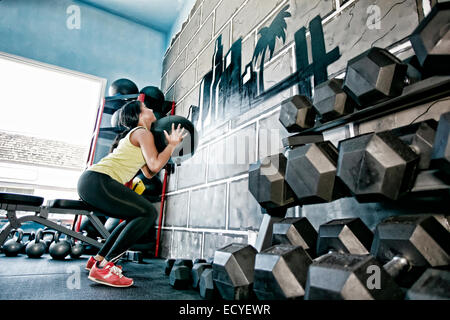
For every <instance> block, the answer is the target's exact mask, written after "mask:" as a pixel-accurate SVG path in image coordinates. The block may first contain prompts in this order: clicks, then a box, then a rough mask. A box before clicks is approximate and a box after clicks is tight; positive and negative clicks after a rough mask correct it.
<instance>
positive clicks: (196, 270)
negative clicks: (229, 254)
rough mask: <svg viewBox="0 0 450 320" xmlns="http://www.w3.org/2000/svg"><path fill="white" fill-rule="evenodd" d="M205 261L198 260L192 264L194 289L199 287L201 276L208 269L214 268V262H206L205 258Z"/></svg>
mask: <svg viewBox="0 0 450 320" xmlns="http://www.w3.org/2000/svg"><path fill="white" fill-rule="evenodd" d="M204 261H205V262H197V263H194V265H193V266H192V269H191V280H192V281H191V285H192V288H194V289H199V284H200V277H201V276H202V273H203V272H204V271H205V270H206V269H211V268H212V264H210V263H206V260H204Z"/></svg>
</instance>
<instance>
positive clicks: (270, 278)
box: [253, 244, 312, 300]
mask: <svg viewBox="0 0 450 320" xmlns="http://www.w3.org/2000/svg"><path fill="white" fill-rule="evenodd" d="M311 263H312V260H311V257H310V256H309V255H308V253H306V251H305V249H303V248H302V247H301V246H293V245H289V244H278V245H274V246H272V247H270V248H268V249H266V250H264V251H262V252H260V253H258V254H257V255H256V260H255V274H254V285H253V291H254V293H255V294H256V296H257V297H258V299H260V300H267V299H268V300H276V299H290V298H294V299H295V298H299V297H303V295H304V294H305V283H306V275H307V272H306V271H307V270H308V267H309V265H310V264H311Z"/></svg>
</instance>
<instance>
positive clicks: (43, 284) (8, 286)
mask: <svg viewBox="0 0 450 320" xmlns="http://www.w3.org/2000/svg"><path fill="white" fill-rule="evenodd" d="M83 258H84V257H83ZM83 258H82V259H75V260H73V259H66V260H65V261H56V260H53V259H51V258H50V256H49V255H48V254H46V255H44V256H42V257H41V258H40V259H30V258H28V257H27V256H26V255H20V256H18V257H13V258H11V257H5V256H3V255H2V256H0V288H1V289H0V300H202V298H201V297H200V294H199V293H198V292H197V291H195V290H194V289H192V288H190V289H186V290H176V289H174V288H172V287H171V286H170V284H169V277H168V276H166V275H165V274H164V260H163V259H145V260H144V264H137V263H132V262H120V263H119V264H121V265H122V266H123V268H124V275H126V276H129V277H131V278H133V280H134V285H133V286H132V287H130V288H113V287H107V286H104V285H101V284H97V283H95V282H93V281H90V280H89V279H88V278H87V276H88V271H86V270H85V269H84V267H85V265H86V262H87V257H86V258H84V259H83Z"/></svg>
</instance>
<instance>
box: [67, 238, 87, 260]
mask: <svg viewBox="0 0 450 320" xmlns="http://www.w3.org/2000/svg"><path fill="white" fill-rule="evenodd" d="M70 243H71V245H72V247H71V248H70V257H71V258H72V259H78V258H79V257H81V255H82V254H83V253H84V246H83V244H82V243H81V242H80V241H78V242H75V239H74V238H72V237H71V238H70Z"/></svg>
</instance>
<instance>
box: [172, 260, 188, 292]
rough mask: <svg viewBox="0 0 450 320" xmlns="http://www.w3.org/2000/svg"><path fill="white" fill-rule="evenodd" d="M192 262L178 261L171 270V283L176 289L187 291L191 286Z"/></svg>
mask: <svg viewBox="0 0 450 320" xmlns="http://www.w3.org/2000/svg"><path fill="white" fill-rule="evenodd" d="M192 266H193V265H192V260H190V259H176V260H175V261H174V263H173V266H172V269H171V270H170V275H169V283H170V285H171V286H172V287H173V288H175V289H186V288H188V287H189V285H190V284H191V269H192Z"/></svg>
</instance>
